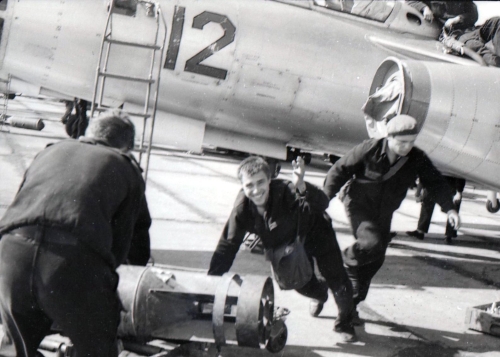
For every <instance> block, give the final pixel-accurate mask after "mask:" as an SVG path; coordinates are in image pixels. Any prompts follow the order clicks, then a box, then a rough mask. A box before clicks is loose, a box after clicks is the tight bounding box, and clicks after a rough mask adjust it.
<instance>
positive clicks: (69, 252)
mask: <svg viewBox="0 0 500 357" xmlns="http://www.w3.org/2000/svg"><path fill="white" fill-rule="evenodd" d="M150 224H151V218H150V216H149V211H148V208H147V203H146V199H145V195H144V181H143V179H142V177H141V173H140V171H139V168H138V166H137V164H136V163H134V162H133V160H132V159H131V158H130V157H128V156H127V155H126V154H122V153H120V152H119V151H118V150H116V149H113V148H110V147H107V146H105V145H104V144H101V143H98V142H96V141H92V140H88V139H87V141H86V142H84V141H83V140H80V141H78V140H73V139H70V140H65V141H62V142H60V143H57V144H54V145H51V146H49V147H48V148H46V149H45V150H43V151H42V152H40V153H39V154H38V155H37V156H36V158H35V159H34V161H33V163H32V164H31V166H30V167H29V168H28V170H27V171H26V173H25V176H24V180H23V182H22V184H21V187H20V189H19V192H18V193H17V195H16V197H15V199H14V201H13V203H12V204H11V206H10V207H9V208H8V209H7V212H6V213H5V215H4V217H3V218H2V220H0V235H2V239H1V240H0V291H1V295H0V311H1V316H2V321H3V324H4V328H6V330H7V336H6V337H10V341H9V338H4V340H3V341H2V347H1V348H0V355H1V356H18V357H22V356H29V357H31V356H34V355H35V353H36V350H37V348H38V345H39V344H40V342H41V340H42V339H43V337H44V336H45V335H46V334H48V333H49V331H50V328H51V325H52V324H53V322H55V325H56V326H58V327H60V328H61V329H62V331H63V333H64V335H66V336H68V337H69V338H70V339H71V341H72V342H73V344H74V346H75V349H76V352H77V354H78V355H79V356H103V357H107V356H116V355H117V346H116V332H117V327H118V323H119V309H120V306H121V305H120V302H119V301H118V298H117V295H116V288H117V284H118V275H117V273H116V272H115V268H116V267H117V266H118V265H119V264H121V263H124V262H125V261H126V260H127V259H128V261H129V262H130V263H131V264H143V265H144V264H146V263H147V261H148V259H149V256H150V250H149V233H148V229H149V226H150ZM131 246H132V248H131ZM129 249H130V253H131V254H129ZM8 342H10V344H9V343H8ZM12 343H13V344H14V345H12ZM14 346H15V349H16V351H14V350H13V347H14Z"/></svg>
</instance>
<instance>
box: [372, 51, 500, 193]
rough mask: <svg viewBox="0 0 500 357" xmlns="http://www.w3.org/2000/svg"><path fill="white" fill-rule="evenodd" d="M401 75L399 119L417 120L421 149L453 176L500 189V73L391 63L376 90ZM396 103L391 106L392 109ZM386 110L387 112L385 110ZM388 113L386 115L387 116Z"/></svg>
mask: <svg viewBox="0 0 500 357" xmlns="http://www.w3.org/2000/svg"><path fill="white" fill-rule="evenodd" d="M395 73H399V78H400V81H401V93H400V96H399V98H398V99H397V100H398V101H399V103H396V104H399V107H398V113H399V114H408V115H411V116H413V117H414V118H416V119H417V121H418V123H419V126H420V128H421V130H420V133H419V136H418V139H417V145H418V146H419V147H420V148H421V149H423V150H424V151H425V152H426V153H428V154H429V156H430V157H431V159H432V160H433V162H435V163H436V164H437V166H438V167H439V166H440V167H446V168H447V171H448V172H447V174H450V175H453V174H455V175H457V176H459V177H464V176H465V177H467V178H468V179H472V180H473V181H478V182H482V183H484V184H485V185H486V186H488V185H491V187H495V186H497V185H498V181H499V180H500V159H499V158H500V140H499V137H500V116H499V115H498V113H499V112H500V101H499V100H498V82H499V81H500V71H499V70H498V68H491V67H481V66H478V65H476V64H474V62H471V65H470V66H466V65H457V64H450V63H444V62H424V61H414V60H400V59H397V58H394V57H389V58H387V59H386V60H385V61H384V62H382V64H381V65H380V67H379V69H378V70H377V73H376V74H375V76H374V79H373V83H372V86H371V89H370V94H373V93H374V92H375V91H376V90H377V88H379V87H381V86H382V85H384V84H385V83H386V81H387V80H388V78H394V74H395ZM390 104H394V103H386V104H385V105H390ZM382 109H383V108H382ZM382 112H383V110H382Z"/></svg>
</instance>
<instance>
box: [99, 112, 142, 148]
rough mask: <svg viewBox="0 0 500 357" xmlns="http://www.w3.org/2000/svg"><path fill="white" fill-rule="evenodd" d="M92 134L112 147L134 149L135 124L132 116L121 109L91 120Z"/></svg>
mask: <svg viewBox="0 0 500 357" xmlns="http://www.w3.org/2000/svg"><path fill="white" fill-rule="evenodd" d="M90 135H91V137H92V138H94V139H97V140H102V141H104V142H106V143H107V144H108V145H109V146H111V147H114V148H118V149H125V150H132V149H133V148H134V138H135V126H134V124H133V123H132V121H131V120H130V118H129V117H128V116H127V115H125V114H122V113H121V112H120V111H113V112H107V113H103V114H102V115H101V116H99V117H97V118H96V119H92V120H91V121H90Z"/></svg>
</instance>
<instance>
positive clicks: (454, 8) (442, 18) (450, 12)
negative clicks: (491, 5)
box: [406, 0, 478, 30]
mask: <svg viewBox="0 0 500 357" xmlns="http://www.w3.org/2000/svg"><path fill="white" fill-rule="evenodd" d="M406 3H408V5H410V6H411V7H413V8H415V9H417V10H418V11H420V12H422V10H423V8H424V7H426V6H427V7H428V8H429V9H431V11H432V15H433V16H434V20H435V21H439V23H440V24H441V27H443V26H444V23H445V22H446V20H449V19H452V18H454V17H457V16H460V21H459V22H458V23H456V24H455V25H453V29H454V30H466V29H470V28H473V27H474V24H475V23H476V21H477V19H478V13H477V6H476V4H474V2H473V1H472V0H460V1H411V0H406Z"/></svg>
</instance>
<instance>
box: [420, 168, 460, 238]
mask: <svg viewBox="0 0 500 357" xmlns="http://www.w3.org/2000/svg"><path fill="white" fill-rule="evenodd" d="M444 178H445V179H446V181H447V182H448V185H449V186H450V188H451V190H452V196H454V195H455V194H456V193H457V192H460V193H462V192H464V188H465V180H464V179H460V178H455V177H451V176H445V177H444ZM460 204H461V202H458V203H457V204H455V210H456V211H457V212H459V211H460ZM435 205H436V202H435V200H434V197H432V195H431V194H429V193H428V192H425V194H424V197H423V199H422V206H421V207H420V216H419V217H418V227H417V229H418V230H419V231H421V232H425V233H427V232H429V226H430V225H431V219H432V214H433V213H434V206H435ZM445 234H446V236H447V237H450V238H451V237H453V238H454V237H456V236H457V231H456V230H455V229H453V227H452V226H451V224H450V222H446V233H445Z"/></svg>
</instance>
